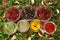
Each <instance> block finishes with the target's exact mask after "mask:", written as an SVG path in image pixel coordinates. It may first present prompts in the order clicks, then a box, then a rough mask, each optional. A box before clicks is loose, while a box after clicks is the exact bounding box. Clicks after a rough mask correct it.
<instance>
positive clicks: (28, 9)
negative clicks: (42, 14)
mask: <svg viewBox="0 0 60 40" xmlns="http://www.w3.org/2000/svg"><path fill="white" fill-rule="evenodd" d="M36 15H37V13H36V8H34V7H32V6H30V5H28V6H25V7H24V8H23V10H22V18H23V19H33V18H34V17H36Z"/></svg>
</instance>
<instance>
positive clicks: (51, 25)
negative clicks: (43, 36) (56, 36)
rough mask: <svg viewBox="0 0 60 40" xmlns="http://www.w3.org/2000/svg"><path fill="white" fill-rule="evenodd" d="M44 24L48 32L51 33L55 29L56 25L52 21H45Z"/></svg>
mask: <svg viewBox="0 0 60 40" xmlns="http://www.w3.org/2000/svg"><path fill="white" fill-rule="evenodd" d="M44 26H45V31H46V33H48V34H53V33H54V32H55V31H56V25H55V24H54V23H53V22H46V23H45V25H44Z"/></svg>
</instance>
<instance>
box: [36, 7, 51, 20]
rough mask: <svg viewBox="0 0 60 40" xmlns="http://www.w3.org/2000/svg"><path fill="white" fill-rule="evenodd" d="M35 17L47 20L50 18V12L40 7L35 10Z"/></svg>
mask: <svg viewBox="0 0 60 40" xmlns="http://www.w3.org/2000/svg"><path fill="white" fill-rule="evenodd" d="M37 15H38V17H39V18H40V19H41V20H48V19H49V18H50V17H51V11H50V10H49V9H48V8H46V7H40V8H38V10H37Z"/></svg>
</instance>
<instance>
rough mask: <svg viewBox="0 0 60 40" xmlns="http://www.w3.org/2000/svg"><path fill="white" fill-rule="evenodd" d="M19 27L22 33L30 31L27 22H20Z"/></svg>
mask: <svg viewBox="0 0 60 40" xmlns="http://www.w3.org/2000/svg"><path fill="white" fill-rule="evenodd" d="M17 26H18V31H20V32H27V31H28V30H29V22H28V21H27V20H20V21H18V23H17Z"/></svg>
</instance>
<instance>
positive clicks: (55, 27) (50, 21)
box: [44, 21, 57, 34]
mask: <svg viewBox="0 0 60 40" xmlns="http://www.w3.org/2000/svg"><path fill="white" fill-rule="evenodd" d="M47 23H52V24H53V25H54V26H55V27H54V28H55V29H54V31H52V32H51V33H49V32H47V31H46V29H45V25H46V24H47ZM56 28H57V26H56V25H55V23H54V22H52V21H48V22H46V23H45V24H44V30H45V32H46V33H47V34H53V33H54V32H55V31H56Z"/></svg>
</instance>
